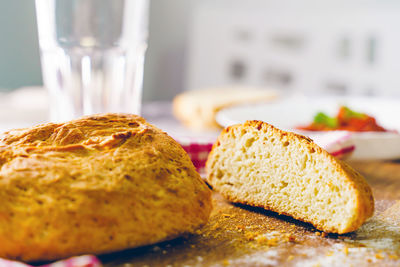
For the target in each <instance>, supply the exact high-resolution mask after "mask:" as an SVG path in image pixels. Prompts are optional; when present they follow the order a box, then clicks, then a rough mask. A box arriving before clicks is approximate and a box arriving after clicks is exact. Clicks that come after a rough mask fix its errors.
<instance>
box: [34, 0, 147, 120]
mask: <svg viewBox="0 0 400 267" xmlns="http://www.w3.org/2000/svg"><path fill="white" fill-rule="evenodd" d="M148 4H149V3H148V0H36V14H37V22H38V32H39V44H40V52H41V63H42V73H43V81H44V85H45V87H46V88H47V89H48V92H49V96H50V120H51V121H55V122H59V121H66V120H70V119H73V118H76V117H79V116H81V115H88V114H95V113H103V112H125V113H134V114H140V108H141V98H142V82H143V64H144V55H145V51H146V48H147V34H148V30H147V28H148V27H147V24H148Z"/></svg>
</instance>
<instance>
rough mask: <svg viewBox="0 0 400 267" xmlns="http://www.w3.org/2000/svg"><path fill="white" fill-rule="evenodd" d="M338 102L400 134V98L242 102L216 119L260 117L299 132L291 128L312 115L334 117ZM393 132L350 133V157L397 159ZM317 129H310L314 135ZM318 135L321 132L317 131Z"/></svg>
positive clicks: (397, 137)
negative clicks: (323, 113)
mask: <svg viewBox="0 0 400 267" xmlns="http://www.w3.org/2000/svg"><path fill="white" fill-rule="evenodd" d="M340 105H346V106H348V107H349V108H351V109H353V110H355V111H358V112H364V113H367V114H369V115H372V116H374V117H375V118H376V120H377V122H378V124H380V125H381V126H383V127H384V128H386V129H389V130H393V131H397V132H398V133H400V99H386V98H360V97H357V98H355V97H346V98H344V97H330V98H327V97H316V98H307V97H291V98H286V99H282V100H279V101H276V102H273V103H269V104H265V103H264V104H258V105H254V104H253V105H243V106H234V107H230V108H226V109H222V110H221V111H219V112H218V113H217V116H216V120H217V122H218V123H219V124H221V125H222V126H224V127H226V126H229V125H233V124H237V123H243V122H245V121H246V120H261V121H265V122H268V123H270V124H272V125H274V126H276V127H278V128H280V129H283V130H288V131H294V132H300V133H301V134H305V135H307V133H306V132H302V131H299V130H296V129H294V128H295V127H296V126H299V125H306V124H309V123H310V122H311V121H312V120H313V117H314V115H315V114H316V113H317V112H319V111H322V112H325V113H327V114H329V115H331V116H334V115H335V114H336V113H337V111H338V109H339V107H340ZM398 133H396V132H384V133H382V132H365V133H353V134H352V138H351V139H352V142H353V143H354V145H355V147H356V149H355V151H354V153H353V155H352V157H351V158H352V159H397V158H400V134H398ZM315 134H316V132H312V135H315ZM317 134H324V133H323V132H317Z"/></svg>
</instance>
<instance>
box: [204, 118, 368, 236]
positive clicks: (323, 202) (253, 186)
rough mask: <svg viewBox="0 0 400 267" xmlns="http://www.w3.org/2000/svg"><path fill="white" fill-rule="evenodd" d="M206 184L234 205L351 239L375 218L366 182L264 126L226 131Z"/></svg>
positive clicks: (299, 139)
mask: <svg viewBox="0 0 400 267" xmlns="http://www.w3.org/2000/svg"><path fill="white" fill-rule="evenodd" d="M206 172H207V181H208V182H209V184H210V185H212V187H213V188H214V189H215V190H217V191H219V192H221V193H222V195H224V196H225V197H227V198H228V199H229V200H231V201H233V202H238V203H244V204H248V205H253V206H258V207H263V208H266V209H269V210H272V211H275V212H278V213H281V214H285V215H289V216H292V217H294V218H296V219H298V220H301V221H304V222H309V223H311V224H313V225H314V226H315V227H316V228H317V229H319V230H322V231H325V232H332V233H339V234H343V233H347V232H351V231H354V230H356V229H357V228H359V227H360V226H361V225H362V224H363V223H364V221H365V220H366V219H368V218H369V217H371V216H372V214H373V210H374V199H373V196H372V192H371V188H370V187H369V185H368V184H367V182H366V181H365V179H364V178H363V177H362V176H361V175H360V174H359V173H358V172H356V171H355V170H353V169H352V168H351V167H350V166H348V165H347V164H346V163H344V162H342V161H340V160H338V159H336V158H335V157H333V156H332V155H330V154H329V153H328V152H326V151H325V150H323V149H322V148H320V147H319V146H317V145H316V144H315V143H314V142H313V141H312V140H311V139H309V138H307V137H304V136H301V135H297V134H295V133H290V132H285V131H282V130H279V129H277V128H275V127H273V126H272V125H269V124H267V123H264V122H261V121H248V122H246V123H244V124H238V125H234V126H231V127H228V128H226V129H225V130H224V131H223V132H222V133H221V135H220V136H219V138H218V140H217V142H216V143H215V144H214V146H213V149H212V151H211V153H210V154H209V157H208V160H207V163H206Z"/></svg>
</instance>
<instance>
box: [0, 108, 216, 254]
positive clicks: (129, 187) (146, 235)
mask: <svg viewBox="0 0 400 267" xmlns="http://www.w3.org/2000/svg"><path fill="white" fill-rule="evenodd" d="M0 164H1V169H0V202H1V205H0V257H4V258H9V259H17V260H24V261H39V260H40V261H42V260H53V259H59V258H64V257H69V256H73V255H79V254H86V253H90V254H100V253H108V252H113V251H117V250H122V249H126V248H133V247H137V246H142V245H148V244H152V243H156V242H159V241H163V240H168V239H172V238H175V237H177V236H178V235H181V234H183V233H186V232H194V231H195V230H196V229H197V228H198V227H200V226H201V225H203V224H205V223H206V222H207V220H208V217H209V215H210V212H211V209H212V204H211V191H210V190H209V188H208V187H207V185H206V184H205V183H204V182H203V181H202V179H201V178H200V176H199V174H198V173H197V172H196V170H195V168H194V166H193V164H192V162H191V161H190V158H189V156H188V155H187V154H186V153H185V152H184V150H183V149H182V147H181V146H180V145H179V144H178V143H177V142H175V141H174V140H173V139H172V138H171V137H169V136H168V135H167V134H166V133H164V132H162V131H161V130H159V129H157V128H156V127H154V126H152V125H150V124H148V123H147V122H146V121H145V120H144V119H143V118H141V117H139V116H136V115H128V114H100V115H93V116H86V117H82V118H80V119H77V120H73V121H70V122H66V123H60V124H54V123H48V124H43V125H38V126H36V127H32V128H28V129H18V130H11V131H8V132H6V133H4V134H3V135H2V136H1V138H0Z"/></svg>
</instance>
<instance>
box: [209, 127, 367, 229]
mask: <svg viewBox="0 0 400 267" xmlns="http://www.w3.org/2000/svg"><path fill="white" fill-rule="evenodd" d="M236 129H241V130H243V131H248V130H251V129H256V130H257V131H260V132H263V133H266V132H267V131H268V130H270V131H273V133H274V135H275V136H277V137H278V138H283V139H284V140H288V141H289V142H290V141H292V140H296V141H298V142H300V143H301V144H302V146H304V147H306V148H307V150H308V151H310V152H311V153H317V154H320V155H323V157H324V158H325V161H327V162H328V163H329V166H330V168H332V169H334V171H335V172H336V173H339V174H340V175H338V176H337V177H335V179H341V182H342V183H344V184H346V185H347V186H348V187H349V188H352V189H354V190H352V192H353V193H354V195H353V199H354V200H355V210H356V214H355V215H354V218H352V219H351V222H350V223H349V224H348V225H347V226H346V227H345V228H340V229H339V228H338V227H327V225H325V224H320V223H318V222H316V221H313V220H311V219H310V218H308V217H304V216H301V215H299V214H296V213H293V212H291V211H290V210H284V209H279V208H278V207H273V206H270V205H264V204H262V205H260V204H257V203H256V201H254V200H253V199H251V197H250V198H247V199H243V198H242V197H241V196H239V195H238V194H235V193H233V192H232V191H230V190H228V189H227V188H226V187H221V186H220V185H218V183H217V182H216V178H215V173H214V172H215V169H214V168H215V167H214V168H213V165H214V164H215V159H216V156H217V154H220V153H221V152H220V151H217V147H219V146H220V145H221V144H224V143H225V142H226V140H227V139H229V138H231V137H230V136H229V134H230V133H232V132H233V131H235V130H236ZM220 156H221V155H218V156H217V157H220ZM206 171H207V181H208V182H209V184H210V185H211V186H213V188H214V189H216V190H217V191H220V192H221V194H222V195H224V197H226V198H227V199H228V200H230V201H232V202H236V203H242V204H246V205H252V206H258V207H262V208H265V209H268V210H271V211H274V212H277V213H279V214H285V215H288V216H291V217H293V218H295V219H297V220H300V221H304V222H308V223H311V224H313V225H314V226H315V227H316V228H317V229H319V230H322V231H325V232H333V233H339V234H343V233H348V232H352V231H355V230H356V229H358V228H359V227H360V226H361V225H362V224H363V223H364V222H365V221H366V220H367V219H368V218H369V217H371V216H372V215H373V212H374V198H373V195H372V190H371V188H370V186H369V185H368V184H367V182H366V181H365V179H364V177H362V176H361V175H360V174H359V173H358V172H356V171H355V170H354V169H352V168H351V167H350V166H349V165H348V164H346V163H345V162H342V161H340V160H339V159H337V158H335V157H333V156H332V155H331V154H329V153H328V152H326V151H325V150H323V149H322V148H320V147H319V146H318V145H316V144H315V143H314V142H313V141H312V140H311V139H310V138H308V137H305V136H302V135H299V134H295V133H292V132H285V131H282V130H280V129H277V128H275V127H274V126H272V125H270V124H268V123H265V122H261V121H247V122H246V123H244V124H238V125H234V126H230V127H227V128H225V129H224V130H223V131H222V133H221V135H220V136H219V137H218V140H217V141H216V142H215V144H214V145H213V148H212V151H211V152H210V154H209V156H208V159H207V162H206Z"/></svg>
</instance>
